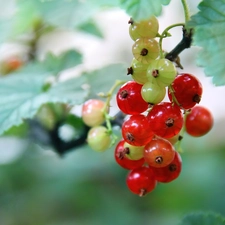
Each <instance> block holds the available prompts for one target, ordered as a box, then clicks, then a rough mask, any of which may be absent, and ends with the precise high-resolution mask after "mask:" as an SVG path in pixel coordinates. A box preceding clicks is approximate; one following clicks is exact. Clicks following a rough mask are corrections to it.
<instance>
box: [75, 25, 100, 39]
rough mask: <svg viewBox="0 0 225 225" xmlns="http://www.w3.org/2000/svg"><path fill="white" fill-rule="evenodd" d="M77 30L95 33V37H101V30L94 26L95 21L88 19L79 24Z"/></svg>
mask: <svg viewBox="0 0 225 225" xmlns="http://www.w3.org/2000/svg"><path fill="white" fill-rule="evenodd" d="M78 29H79V30H81V31H84V32H86V33H89V34H92V35H95V36H97V37H100V38H103V35H102V32H101V31H100V30H99V28H98V27H97V26H96V24H95V23H93V22H92V21H88V22H86V23H83V24H81V25H80V26H79V27H78Z"/></svg>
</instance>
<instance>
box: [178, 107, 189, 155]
mask: <svg viewBox="0 0 225 225" xmlns="http://www.w3.org/2000/svg"><path fill="white" fill-rule="evenodd" d="M187 115H188V110H184V124H183V127H182V129H181V131H180V135H179V139H178V142H177V143H176V144H175V145H176V150H177V151H178V152H179V153H182V152H183V150H182V148H181V141H182V140H183V137H184V132H185V130H186V129H185V121H186V119H187Z"/></svg>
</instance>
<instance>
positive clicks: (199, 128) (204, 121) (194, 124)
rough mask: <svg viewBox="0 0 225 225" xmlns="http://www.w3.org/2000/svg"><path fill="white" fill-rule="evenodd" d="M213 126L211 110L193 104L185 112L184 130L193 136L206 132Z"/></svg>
mask: <svg viewBox="0 0 225 225" xmlns="http://www.w3.org/2000/svg"><path fill="white" fill-rule="evenodd" d="M212 126H213V116H212V114H211V112H210V111H209V110H208V109H207V108H205V107H203V106H195V107H193V108H192V109H191V112H190V113H188V114H187V118H186V120H185V128H186V132H187V133H188V134H190V135H191V136H194V137H200V136H203V135H205V134H207V133H208V132H209V131H210V130H211V129H212Z"/></svg>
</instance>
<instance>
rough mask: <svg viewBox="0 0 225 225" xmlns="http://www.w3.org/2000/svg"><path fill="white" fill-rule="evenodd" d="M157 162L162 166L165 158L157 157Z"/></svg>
mask: <svg viewBox="0 0 225 225" xmlns="http://www.w3.org/2000/svg"><path fill="white" fill-rule="evenodd" d="M155 162H156V163H157V164H161V163H162V162H163V157H162V156H157V157H156V158H155Z"/></svg>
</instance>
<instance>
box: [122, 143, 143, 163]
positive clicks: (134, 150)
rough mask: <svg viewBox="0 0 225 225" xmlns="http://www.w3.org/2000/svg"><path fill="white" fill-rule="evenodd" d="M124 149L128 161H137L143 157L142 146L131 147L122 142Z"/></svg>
mask: <svg viewBox="0 0 225 225" xmlns="http://www.w3.org/2000/svg"><path fill="white" fill-rule="evenodd" d="M124 149H125V151H126V157H127V158H128V159H131V160H138V159H142V158H143V157H144V146H133V145H131V144H129V143H127V142H124Z"/></svg>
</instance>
